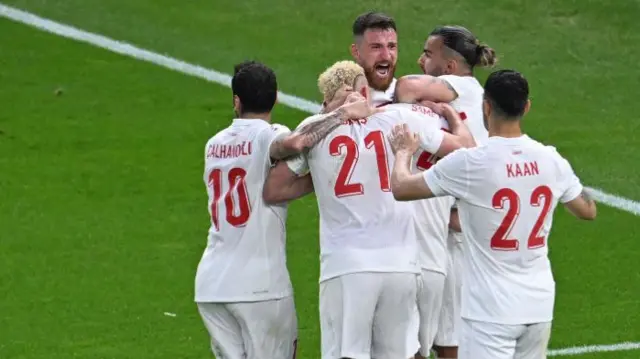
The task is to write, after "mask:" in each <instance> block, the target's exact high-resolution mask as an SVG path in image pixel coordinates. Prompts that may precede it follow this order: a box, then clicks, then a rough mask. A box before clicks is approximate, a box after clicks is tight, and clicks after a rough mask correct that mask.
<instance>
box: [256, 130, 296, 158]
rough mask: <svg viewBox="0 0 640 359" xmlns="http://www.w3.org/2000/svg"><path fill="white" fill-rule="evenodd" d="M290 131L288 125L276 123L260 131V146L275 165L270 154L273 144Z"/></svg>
mask: <svg viewBox="0 0 640 359" xmlns="http://www.w3.org/2000/svg"><path fill="white" fill-rule="evenodd" d="M290 133H291V130H289V128H288V127H287V126H283V125H279V124H276V123H274V124H271V125H269V127H268V128H265V129H264V130H262V131H260V133H259V134H258V143H260V146H261V147H262V148H263V149H264V151H265V153H266V158H267V160H268V161H269V163H270V164H271V165H273V163H271V156H269V153H270V149H271V144H273V143H274V142H275V141H277V140H279V139H282V138H284V137H285V136H287V135H288V134H290Z"/></svg>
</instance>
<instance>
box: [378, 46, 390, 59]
mask: <svg viewBox="0 0 640 359" xmlns="http://www.w3.org/2000/svg"><path fill="white" fill-rule="evenodd" d="M380 58H381V59H382V60H385V61H388V60H391V51H390V50H389V49H388V48H386V47H385V48H383V49H382V51H381V52H380Z"/></svg>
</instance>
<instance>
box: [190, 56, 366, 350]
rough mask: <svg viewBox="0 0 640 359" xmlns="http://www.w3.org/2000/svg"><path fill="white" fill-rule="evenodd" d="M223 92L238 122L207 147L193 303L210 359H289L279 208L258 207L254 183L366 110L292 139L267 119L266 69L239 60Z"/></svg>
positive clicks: (328, 120) (291, 342) (288, 296)
mask: <svg viewBox="0 0 640 359" xmlns="http://www.w3.org/2000/svg"><path fill="white" fill-rule="evenodd" d="M231 87H232V90H233V103H234V109H235V112H236V116H237V118H236V119H234V120H233V123H232V124H231V125H230V126H229V127H227V128H226V129H224V130H222V131H220V132H218V133H217V134H216V135H215V136H213V137H212V138H211V139H210V140H209V141H208V142H207V145H206V147H205V171H204V182H205V184H206V187H207V194H208V196H209V202H208V204H209V206H208V207H209V214H210V215H211V227H210V229H209V238H208V243H207V247H206V249H205V251H204V254H203V256H202V259H201V260H200V264H199V265H198V270H197V274H196V281H195V282H196V283H195V301H196V302H197V305H198V309H199V311H200V314H201V316H202V319H203V321H204V324H205V326H206V327H207V329H208V331H209V333H210V335H211V346H212V349H213V352H214V353H215V355H216V357H218V358H228V359H242V358H249V359H257V358H275V359H290V358H292V357H293V356H294V353H295V341H296V336H297V324H296V314H295V307H294V302H293V292H292V289H291V282H290V279H289V273H288V272H287V267H286V262H285V243H284V242H285V227H284V221H285V219H286V215H287V208H286V206H269V205H267V204H265V203H264V201H263V199H262V196H261V195H260V194H261V193H262V186H263V184H264V181H265V178H266V177H267V173H268V171H269V168H270V166H271V163H272V160H274V159H282V158H285V157H288V156H291V155H295V154H297V153H300V152H301V151H302V150H305V149H308V148H309V147H312V146H313V145H314V144H315V143H316V142H317V141H318V140H320V139H321V138H322V137H323V136H325V135H326V134H327V133H329V132H330V131H331V130H332V129H334V128H335V127H337V126H338V125H339V124H340V123H342V121H345V120H348V119H350V118H361V117H365V116H368V115H370V114H371V113H372V112H374V111H371V107H370V105H369V104H368V103H366V101H359V102H352V103H349V104H346V105H345V106H343V107H341V108H340V109H339V110H338V111H336V112H333V113H329V114H327V115H324V116H322V117H321V118H320V120H319V121H317V122H316V123H315V125H314V124H311V125H310V126H304V127H301V128H299V129H298V130H297V131H295V132H294V133H290V131H289V130H288V129H287V128H286V127H285V126H281V125H276V124H271V123H270V122H271V114H270V113H271V110H272V108H273V106H274V105H275V102H276V95H277V90H278V89H277V83H276V77H275V74H274V73H273V71H272V70H271V69H269V68H268V67H266V66H264V65H262V64H260V63H256V62H245V63H242V64H240V65H238V66H236V68H235V71H234V76H233V80H232V83H231ZM305 181H306V179H304V178H302V179H300V180H299V182H300V183H301V184H304V183H306V182H305Z"/></svg>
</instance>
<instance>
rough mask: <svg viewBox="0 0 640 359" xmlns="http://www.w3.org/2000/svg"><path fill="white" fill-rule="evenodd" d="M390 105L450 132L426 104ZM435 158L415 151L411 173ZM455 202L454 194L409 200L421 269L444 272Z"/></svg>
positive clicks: (436, 158) (427, 167) (428, 164)
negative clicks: (414, 222) (414, 113)
mask: <svg viewBox="0 0 640 359" xmlns="http://www.w3.org/2000/svg"><path fill="white" fill-rule="evenodd" d="M393 106H399V107H405V108H407V109H415V110H417V111H418V112H417V113H418V114H420V115H421V116H422V118H423V121H429V122H432V123H434V124H436V125H437V126H438V127H439V128H440V129H441V130H442V131H445V132H450V131H449V123H448V122H447V120H445V119H444V117H442V116H439V115H437V114H435V113H434V112H433V111H431V110H430V109H429V108H427V107H423V106H417V105H409V104H394V105H393ZM438 159H439V158H438V157H436V156H435V155H433V154H432V153H431V152H429V151H425V150H422V151H418V153H417V154H416V156H415V157H414V161H413V172H417V171H426V170H428V169H429V168H431V166H433V164H434V163H436V162H437V160H438ZM454 201H455V199H454V198H453V197H438V198H430V199H424V200H420V201H411V202H410V203H411V204H412V205H413V207H414V215H415V219H416V235H417V239H418V246H419V250H418V263H419V265H420V267H421V268H422V269H425V270H430V271H434V272H439V273H443V274H446V272H447V262H448V259H447V233H448V232H449V219H450V216H451V206H452V205H453V203H454Z"/></svg>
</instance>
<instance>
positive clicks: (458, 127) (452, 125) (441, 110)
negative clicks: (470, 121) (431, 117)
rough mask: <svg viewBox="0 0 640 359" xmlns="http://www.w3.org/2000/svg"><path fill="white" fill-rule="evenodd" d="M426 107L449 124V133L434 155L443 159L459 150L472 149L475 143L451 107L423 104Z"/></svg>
mask: <svg viewBox="0 0 640 359" xmlns="http://www.w3.org/2000/svg"><path fill="white" fill-rule="evenodd" d="M423 103H425V105H426V106H428V107H430V108H431V109H432V110H433V111H434V112H436V113H437V114H439V115H441V116H443V117H444V118H445V119H446V120H447V122H448V123H449V129H450V131H451V133H445V135H444V139H443V140H442V145H440V148H439V149H438V151H437V152H436V153H435V154H436V156H438V157H444V156H446V155H448V154H449V153H451V152H453V151H455V150H457V149H459V148H469V147H474V146H475V145H476V142H475V141H474V140H473V136H472V135H471V131H469V128H468V127H467V125H465V124H464V122H462V118H460V115H458V112H457V111H456V110H454V109H453V107H451V106H449V105H447V104H445V103H440V104H436V103H433V102H424V101H423Z"/></svg>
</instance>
